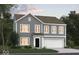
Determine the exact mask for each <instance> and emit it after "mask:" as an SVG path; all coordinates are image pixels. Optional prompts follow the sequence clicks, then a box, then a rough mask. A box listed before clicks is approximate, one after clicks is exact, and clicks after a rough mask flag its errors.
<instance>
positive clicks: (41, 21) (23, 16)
mask: <svg viewBox="0 0 79 59" xmlns="http://www.w3.org/2000/svg"><path fill="white" fill-rule="evenodd" d="M27 15H29V14H26V15H24V16H23V17H21V18H19V19H17V20H15V22H17V21H19V20H21V19H23V18H24V17H26V16H27ZM30 15H32V14H31V13H30ZM32 16H33V17H34V18H36V19H37V20H38V21H40V22H41V23H44V22H42V21H41V20H40V19H39V18H37V17H35V16H34V15H32Z"/></svg>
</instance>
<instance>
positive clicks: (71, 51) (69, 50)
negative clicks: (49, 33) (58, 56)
mask: <svg viewBox="0 0 79 59" xmlns="http://www.w3.org/2000/svg"><path fill="white" fill-rule="evenodd" d="M54 50H57V51H58V53H79V50H78V49H71V48H54Z"/></svg>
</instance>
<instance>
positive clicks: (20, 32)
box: [20, 24, 30, 33]
mask: <svg viewBox="0 0 79 59" xmlns="http://www.w3.org/2000/svg"><path fill="white" fill-rule="evenodd" d="M25 25H28V28H29V31H28V32H22V31H21V29H22V27H21V26H22V24H20V33H30V24H25Z"/></svg>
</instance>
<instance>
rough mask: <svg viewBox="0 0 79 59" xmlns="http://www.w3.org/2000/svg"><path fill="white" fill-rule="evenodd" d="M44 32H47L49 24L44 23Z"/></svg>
mask: <svg viewBox="0 0 79 59" xmlns="http://www.w3.org/2000/svg"><path fill="white" fill-rule="evenodd" d="M44 33H49V25H44Z"/></svg>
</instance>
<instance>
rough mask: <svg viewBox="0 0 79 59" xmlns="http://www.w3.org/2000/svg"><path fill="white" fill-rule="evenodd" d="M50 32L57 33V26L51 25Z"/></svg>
mask: <svg viewBox="0 0 79 59" xmlns="http://www.w3.org/2000/svg"><path fill="white" fill-rule="evenodd" d="M51 33H52V34H56V33H57V26H51Z"/></svg>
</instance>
